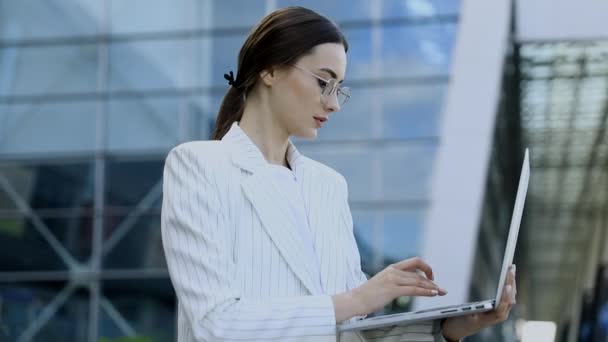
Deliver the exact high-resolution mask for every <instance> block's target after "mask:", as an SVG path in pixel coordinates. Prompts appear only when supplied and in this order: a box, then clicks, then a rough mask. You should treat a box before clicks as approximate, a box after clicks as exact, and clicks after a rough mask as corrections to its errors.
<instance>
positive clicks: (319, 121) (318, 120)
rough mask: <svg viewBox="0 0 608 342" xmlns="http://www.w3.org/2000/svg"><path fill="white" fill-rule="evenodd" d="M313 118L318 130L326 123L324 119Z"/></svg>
mask: <svg viewBox="0 0 608 342" xmlns="http://www.w3.org/2000/svg"><path fill="white" fill-rule="evenodd" d="M314 118H315V123H316V124H317V127H318V128H320V127H321V126H323V123H324V122H325V121H327V119H326V118H323V117H319V116H315V117H314Z"/></svg>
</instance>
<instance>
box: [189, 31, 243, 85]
mask: <svg viewBox="0 0 608 342" xmlns="http://www.w3.org/2000/svg"><path fill="white" fill-rule="evenodd" d="M246 38H247V37H246V36H245V35H244V34H242V35H230V36H219V37H215V38H214V39H213V40H212V41H211V42H210V43H207V42H205V39H204V40H203V41H202V42H201V43H200V44H201V45H200V51H201V59H200V61H201V63H202V65H201V67H200V69H201V70H202V72H201V75H200V77H201V84H202V85H203V86H206V85H209V84H211V85H214V86H216V85H221V86H225V87H226V89H228V81H227V80H226V79H225V78H224V74H228V73H229V72H230V71H232V72H233V73H234V77H238V70H237V63H238V56H239V51H240V50H241V46H242V45H243V43H244V42H245V39H246ZM205 63H211V64H210V65H206V64H205ZM205 71H206V72H205Z"/></svg>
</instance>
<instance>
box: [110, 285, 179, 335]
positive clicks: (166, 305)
mask: <svg viewBox="0 0 608 342" xmlns="http://www.w3.org/2000/svg"><path fill="white" fill-rule="evenodd" d="M102 291H103V301H104V303H102V310H101V314H100V322H99V336H100V338H101V337H103V338H108V339H112V340H114V339H119V338H121V337H125V332H124V330H123V329H121V327H120V326H118V325H117V323H116V320H115V319H114V318H113V316H114V317H116V314H109V312H110V311H115V313H117V314H118V315H119V316H120V317H121V319H122V320H123V322H124V323H126V328H127V329H129V330H131V332H133V333H134V334H135V336H137V337H139V338H141V339H146V338H151V339H152V340H153V341H155V342H162V341H167V342H169V341H174V340H175V336H176V327H175V322H176V319H175V314H176V312H175V298H174V296H175V294H174V292H173V287H172V286H171V281H170V280H169V278H165V279H145V280H143V281H141V280H136V281H134V280H106V281H104V282H103V288H102ZM123 328H125V326H123Z"/></svg>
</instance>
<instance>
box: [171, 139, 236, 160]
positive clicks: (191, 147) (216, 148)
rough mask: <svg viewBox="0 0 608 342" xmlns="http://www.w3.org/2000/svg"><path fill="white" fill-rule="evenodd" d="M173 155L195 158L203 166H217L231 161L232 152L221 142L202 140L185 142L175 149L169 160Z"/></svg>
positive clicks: (172, 150)
mask: <svg viewBox="0 0 608 342" xmlns="http://www.w3.org/2000/svg"><path fill="white" fill-rule="evenodd" d="M171 154H186V155H188V156H192V157H195V159H196V160H197V161H201V162H202V163H203V164H212V165H216V163H218V162H222V161H226V160H229V155H230V151H229V150H228V148H227V147H226V144H224V143H223V142H222V141H220V140H200V141H189V142H185V143H182V144H179V145H177V146H175V147H173V148H172V149H171V151H169V154H168V155H167V158H169V156H170V155H171Z"/></svg>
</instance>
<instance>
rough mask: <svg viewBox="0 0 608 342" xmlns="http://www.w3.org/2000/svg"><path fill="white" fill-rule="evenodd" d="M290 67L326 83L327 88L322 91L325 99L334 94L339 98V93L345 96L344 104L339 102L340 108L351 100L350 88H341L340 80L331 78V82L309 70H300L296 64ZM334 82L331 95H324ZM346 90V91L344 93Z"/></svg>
mask: <svg viewBox="0 0 608 342" xmlns="http://www.w3.org/2000/svg"><path fill="white" fill-rule="evenodd" d="M289 66H291V67H294V68H296V69H298V70H301V71H304V72H305V73H307V74H309V75H311V76H313V77H314V78H316V79H318V80H320V81H323V82H325V88H323V89H322V90H321V96H322V97H323V96H325V97H327V96H330V95H332V94H334V93H336V97H337V96H338V95H337V94H338V92H340V93H341V94H342V95H344V101H342V103H340V101H338V104H339V105H340V106H343V105H344V104H345V103H346V102H347V101H348V99H350V95H351V94H350V88H349V87H340V83H339V82H338V80H336V79H335V78H331V79H329V80H326V79H324V78H323V77H321V76H318V75H316V74H315V73H313V72H312V71H309V70H306V69H303V68H300V67H299V66H297V65H295V64H289ZM332 81H333V82H334V85H333V87H332V89H331V91H330V92H329V93H327V94H324V93H325V92H326V91H325V89H327V87H328V86H329V85H331V82H332ZM344 89H345V91H344Z"/></svg>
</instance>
